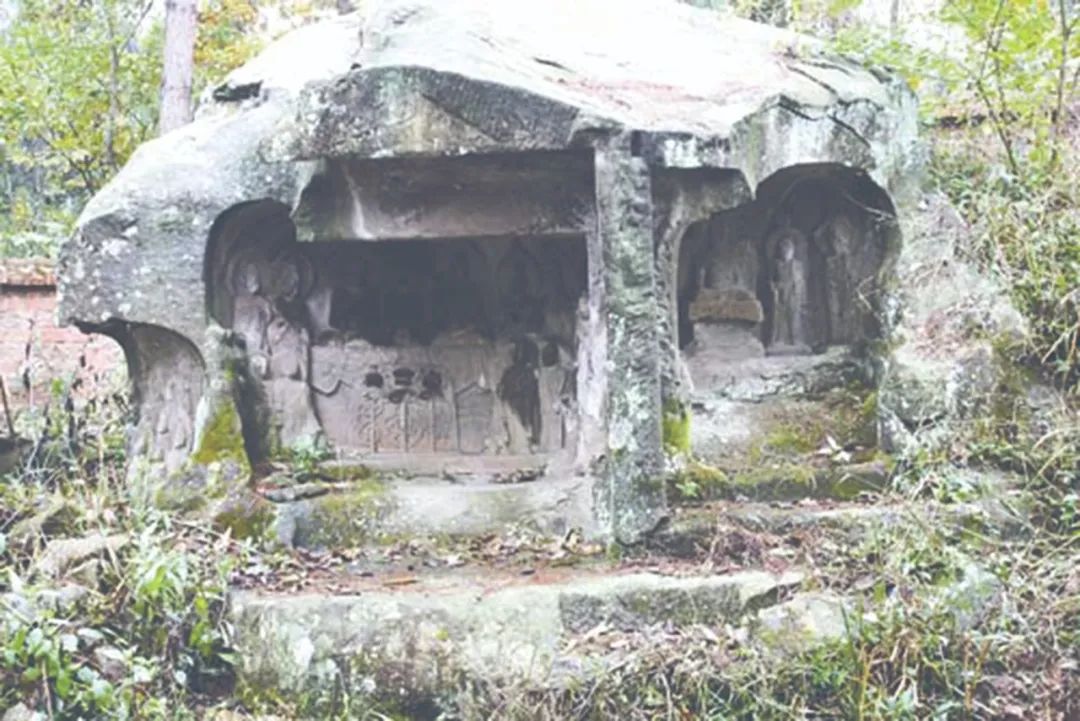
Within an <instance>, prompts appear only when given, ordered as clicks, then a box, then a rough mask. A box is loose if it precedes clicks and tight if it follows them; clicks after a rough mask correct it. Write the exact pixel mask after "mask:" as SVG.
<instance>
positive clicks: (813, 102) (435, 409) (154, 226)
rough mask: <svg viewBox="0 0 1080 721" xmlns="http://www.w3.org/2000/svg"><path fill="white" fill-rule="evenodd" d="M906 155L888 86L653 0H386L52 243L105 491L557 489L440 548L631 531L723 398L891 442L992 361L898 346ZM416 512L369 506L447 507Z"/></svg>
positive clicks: (122, 184)
mask: <svg viewBox="0 0 1080 721" xmlns="http://www.w3.org/2000/svg"><path fill="white" fill-rule="evenodd" d="M916 131H917V120H916V113H915V106H914V97H913V95H912V94H911V92H910V91H909V90H908V89H907V88H906V87H904V86H903V84H902V83H901V82H900V81H899V80H898V79H896V78H892V77H889V76H886V75H884V74H877V73H872V72H870V71H867V70H864V69H861V68H859V67H857V66H855V65H853V64H851V63H850V62H848V61H846V60H842V59H839V58H834V57H828V56H827V55H826V54H825V53H824V50H823V48H822V47H821V46H820V45H819V44H818V43H816V42H815V41H812V40H810V39H808V38H805V37H800V36H798V35H795V34H792V33H789V32H786V31H782V30H778V29H776V28H770V27H767V26H763V25H758V24H754V23H750V22H745V21H740V20H736V19H734V18H732V17H730V16H727V15H722V14H714V13H709V12H705V11H702V10H698V9H695V8H691V7H687V6H685V5H681V4H678V3H674V2H672V1H670V0H630V1H629V2H628V3H623V4H621V5H620V7H619V9H618V12H613V11H612V9H611V6H610V3H607V2H604V1H603V0H543V1H542V2H535V3H525V4H521V3H492V2H487V1H486V0H441V1H439V2H435V1H434V0H389V1H388V2H383V3H378V4H377V5H375V6H373V7H372V8H371V9H370V12H368V14H367V15H366V16H364V15H361V14H359V13H358V14H355V15H351V16H347V17H344V18H340V19H338V20H335V21H332V22H328V23H322V24H319V25H315V26H311V27H308V28H304V29H302V30H300V31H297V32H295V33H292V34H290V35H288V36H287V37H285V38H283V39H282V40H281V41H279V42H277V43H275V44H274V45H272V46H271V47H270V48H268V49H267V51H266V52H264V53H263V54H261V55H260V56H259V57H258V58H256V59H255V60H253V61H252V62H251V63H249V64H247V65H245V66H244V67H243V68H240V69H238V70H237V71H235V72H234V73H233V74H231V75H230V76H229V78H228V79H227V80H226V81H225V83H224V84H223V85H222V86H220V87H219V88H217V89H215V90H214V91H213V92H212V93H210V94H209V95H208V96H207V97H206V98H205V100H204V102H203V104H202V106H201V108H200V109H199V112H198V113H197V118H196V120H195V122H194V123H192V124H191V125H189V126H186V127H184V128H182V129H180V130H178V131H176V132H174V133H172V134H170V135H169V136H168V137H165V138H160V139H158V140H155V141H153V142H151V143H148V144H147V145H146V146H144V147H142V148H140V149H139V151H138V152H137V153H136V154H135V155H134V157H133V158H132V159H131V161H130V162H129V164H128V165H127V166H126V167H125V168H124V169H123V171H122V172H121V173H120V174H119V175H118V176H117V177H116V178H115V179H114V180H113V181H112V182H111V183H110V184H109V185H108V186H107V187H106V188H104V189H103V190H102V191H101V192H100V193H99V194H98V195H97V196H96V197H95V198H94V199H93V200H92V201H91V202H90V203H89V204H88V206H87V207H86V208H85V210H84V212H83V214H82V216H81V218H80V220H79V223H78V227H77V229H76V232H75V233H74V235H73V236H72V238H71V239H70V240H69V241H68V242H67V243H66V244H65V246H64V248H63V250H62V253H61V261H60V268H59V276H60V294H61V309H60V315H61V317H62V318H63V319H65V320H67V321H70V322H74V323H77V324H79V325H80V326H81V327H84V328H86V329H89V330H95V331H98V332H103V333H108V334H110V335H112V336H113V337H115V338H116V339H117V340H118V341H119V342H120V344H121V345H122V346H123V348H124V350H125V355H126V357H127V359H128V363H129V366H130V376H131V378H132V382H133V386H134V390H135V397H136V401H137V405H138V411H139V413H138V423H137V427H136V428H135V430H134V432H133V433H132V436H131V437H132V446H133V448H132V450H133V451H134V454H133V455H134V456H136V457H137V458H139V459H140V463H141V465H140V466H139V468H140V471H139V473H138V474H136V473H135V472H134V471H133V477H134V476H135V475H140V476H141V477H143V478H146V479H149V480H150V481H151V482H152V483H164V484H165V485H168V484H170V483H174V484H175V483H180V482H186V483H187V484H188V486H189V487H190V488H194V489H200V488H206V487H208V484H209V483H210V482H211V481H215V480H217V479H218V478H224V479H225V480H227V481H228V482H229V484H231V485H232V486H236V485H238V483H239V479H241V478H242V477H244V476H245V474H246V470H247V469H248V468H249V467H251V466H252V465H256V464H257V463H258V462H260V461H263V460H266V459H267V458H271V457H273V456H275V454H279V453H286V452H288V451H289V450H290V449H297V448H299V449H304V448H310V447H313V444H315V443H317V441H316V439H320V438H322V437H325V438H326V439H328V440H329V441H330V442H331V445H332V447H333V450H334V451H336V452H337V453H339V454H341V455H343V456H349V457H356V456H362V457H363V459H364V461H365V462H367V461H368V460H369V459H370V460H374V461H378V462H380V463H382V464H384V466H385V467H387V468H391V467H394V468H396V469H398V470H401V469H404V470H406V471H408V472H409V473H412V474H416V473H418V472H420V470H421V469H423V468H426V467H428V466H430V465H432V464H437V463H445V462H450V461H452V462H455V463H466V464H467V465H468V466H470V468H471V472H474V473H478V474H482V473H483V472H485V471H490V470H491V469H492V468H493V467H496V466H497V467H498V468H499V469H500V473H502V472H503V470H504V469H503V466H504V465H507V464H509V465H511V466H514V467H513V468H510V469H509V471H510V472H513V471H517V470H521V469H531V468H534V467H537V466H550V467H551V468H552V469H558V472H557V473H556V472H553V473H551V474H547V475H546V476H545V477H541V478H539V479H538V480H537V481H536V484H546V483H552V482H553V481H554V480H556V479H567V478H584V479H586V480H585V481H584V482H583V483H582V484H577V482H576V481H575V482H574V483H575V484H576V485H575V490H574V491H573V492H570V493H565V494H564V493H563V490H565V489H563V490H559V489H557V488H556V487H555V486H552V488H551V489H549V492H547V491H546V492H545V493H546V494H547V495H545V494H544V493H537V492H534V491H515V492H513V493H511V492H504V491H502V490H500V492H498V493H495V492H491V493H475V494H465V495H463V496H462V498H468V499H469V500H468V501H466V502H465V503H466V506H467V507H466V508H462V509H461V513H460V514H459V515H460V516H461V517H462V518H463V519H468V520H467V521H463V522H462V523H461V524H460V525H461V526H462V527H466V528H470V529H473V528H480V527H482V526H483V524H484V523H485V522H486V523H501V522H502V520H501V519H503V518H506V517H508V516H512V515H514V509H515V508H516V509H517V513H518V515H522V516H528V515H530V514H539V519H540V522H541V525H544V524H551V523H552V522H553V520H552V519H560V520H559V521H558V522H563V521H566V522H576V520H575V521H572V520H571V519H581V518H587V519H588V520H590V521H591V522H590V523H587V524H584V525H586V526H588V527H589V529H590V530H591V531H595V532H596V533H597V534H599V535H602V536H605V537H607V538H611V539H616V540H619V541H622V542H635V541H638V540H640V539H641V538H642V537H643V535H644V534H647V533H648V532H649V531H651V530H652V529H654V528H655V527H656V526H657V525H658V524H659V523H660V522H661V521H662V520H663V518H664V517H665V515H666V514H667V508H666V499H665V497H664V478H663V475H664V473H665V472H666V467H665V447H664V432H663V425H664V420H663V418H664V417H665V416H666V417H667V418H669V419H675V420H677V421H678V424H679V426H680V428H682V429H683V431H684V432H682V433H680V434H679V436H680V437H683V436H686V437H688V438H694V439H701V438H703V437H704V438H706V439H708V438H709V437H710V436H714V435H717V434H722V433H723V432H725V431H724V430H723V429H725V428H726V429H736V430H737V429H739V428H740V427H743V426H746V425H747V424H745V423H744V421H745V420H746V418H749V417H751V416H752V415H753V414H752V413H749V412H747V413H742V411H744V410H745V408H743V407H739V406H733V405H728V406H723V403H728V402H734V403H747V404H763V405H768V404H769V403H771V402H773V401H775V402H776V403H784V402H786V401H787V400H788V399H789V398H790V397H791V396H793V395H798V394H800V393H805V392H813V391H814V390H815V389H816V390H820V386H822V385H826V386H828V387H830V388H833V387H837V386H838V385H840V384H842V383H847V382H849V381H851V380H858V381H860V382H863V383H869V384H872V385H877V384H878V383H879V382H880V383H881V385H882V392H881V402H880V404H879V407H880V409H881V413H882V418H883V422H884V425H885V427H886V429H887V430H888V431H889V433H888V439H889V440H890V442H891V443H893V445H898V444H901V443H903V442H904V439H903V438H902V436H903V434H904V433H905V432H909V431H908V430H906V429H909V427H910V426H912V424H913V423H914V424H915V425H918V424H919V423H921V421H919V419H921V418H939V417H942V414H943V413H944V414H954V413H959V412H973V410H972V409H962V408H961V406H962V405H963V402H962V400H961V399H962V398H964V397H966V396H967V395H968V391H969V390H970V389H971V388H973V387H974V386H977V385H978V382H979V379H980V377H981V375H980V369H983V368H986V367H987V363H988V358H987V356H986V354H985V353H982V352H981V351H980V350H979V348H977V347H975V346H973V345H972V344H971V343H967V342H965V343H964V344H961V345H958V346H955V347H954V348H953V349H954V350H955V351H956V352H955V353H954V354H953V355H949V356H948V357H943V358H937V357H930V356H928V355H927V353H926V352H924V350H921V346H920V345H919V341H918V339H917V336H919V335H920V334H921V335H923V336H925V335H926V333H927V332H928V331H927V328H929V327H930V326H929V325H928V324H930V319H931V318H932V317H936V316H935V313H940V312H942V311H944V310H946V308H947V306H946V305H944V301H943V300H942V299H941V298H939V299H935V300H934V301H926V300H924V299H921V297H920V296H919V293H917V292H916V288H917V287H918V286H919V282H920V281H919V276H918V274H917V272H915V271H914V270H912V268H913V267H914V266H916V265H918V263H919V262H920V261H919V258H922V257H926V258H934V257H938V256H935V255H934V254H935V253H938V255H939V256H940V252H941V251H940V249H939V247H938V246H940V242H939V241H936V240H935V239H934V237H933V236H932V232H933V231H931V230H930V228H931V226H932V223H928V222H926V221H927V220H929V218H928V217H927V214H926V213H925V212H924V209H920V207H919V206H918V205H916V201H917V196H916V191H917V187H918V184H919V179H920V172H921V166H922V161H923V150H922V148H921V146H920V144H919V142H918V138H917V133H916ZM920 223H922V225H920ZM901 231H902V232H901ZM902 235H905V236H906V235H911V236H912V237H913V238H914V239H915V243H914V245H913V246H912V247H908V245H907V244H905V243H904V242H903V238H902ZM954 265H955V267H960V264H958V263H956V264H954ZM951 267H953V266H950V268H951ZM935 272H944V271H942V270H941V268H937V269H936V271H935ZM948 273H952V274H953V275H952V277H951V279H950V282H954V283H955V284H956V285H957V286H958V287H963V285H964V283H962V282H959V283H957V281H963V280H965V279H966V278H968V277H969V276H970V275H971V274H970V273H969V272H968V271H966V270H959V271H954V270H949V271H948ZM957 273H959V275H956V274H957ZM942 278H943V279H944V276H942ZM957 293H958V295H957V301H958V302H961V301H963V299H965V298H968V299H970V298H971V297H974V296H972V295H970V294H967V295H965V294H964V293H963V292H959V291H957ZM943 297H944V296H943ZM988 297H989V296H980V298H982V299H983V300H986V299H988ZM983 300H977V301H974V303H975V306H976V307H982V306H981V305H980V304H981V303H983ZM964 302H966V301H964ZM995 307H997V306H995ZM1003 313H1004V312H1003ZM1005 315H1007V313H1004V314H999V313H997V312H996V311H995V312H993V313H990V314H989V315H988V317H987V319H983V318H981V317H974V320H975V321H976V325H979V324H980V323H981V324H982V325H983V326H987V325H991V326H992V325H993V323H995V322H996V321H995V320H994V319H995V318H998V317H999V316H1000V317H1001V318H1004V317H1005ZM983 320H986V323H983ZM218 326H220V329H218V328H217V327H218ZM980 327H981V326H980ZM208 328H209V329H212V330H211V331H210V332H209V333H208V332H207V329H208ZM945 347H946V348H949V347H950V346H945ZM957 359H961V360H957ZM960 367H962V369H961V370H957V369H958V368H960ZM943 373H945V374H950V373H951V374H952V375H951V376H950V378H952V381H954V382H952V384H951V385H948V384H946V386H945V388H944V389H943V388H942V387H940V384H939V383H938V381H940V379H941V377H942V374H943ZM241 376H243V377H241ZM823 376H828V378H824V379H823ZM973 384H974V385H973ZM710 403H712V404H714V405H712V406H708V404H710ZM701 408H704V410H703V411H702V413H701V415H702V418H701V419H700V423H698V419H697V418H695V417H694V416H695V415H696V414H697V413H698V411H699V409H701ZM732 408H734V410H732ZM729 411H731V412H730V413H729ZM688 423H689V429H687V428H686V427H687V424H688ZM668 425H671V423H669V424H668ZM698 426H700V430H699V429H698ZM714 431H715V433H714ZM721 440H722V441H723V439H721ZM681 445H682V446H686V445H688V444H687V443H683V444H681ZM722 445H723V443H722V442H721V443H719V444H714V447H719V446H722ZM669 446H671V444H670V443H669ZM689 450H690V449H689V448H685V447H684V448H679V449H675V448H673V447H671V448H668V449H667V451H668V452H672V453H678V454H682V455H685V454H686V453H687V452H688V451H689ZM210 467H214V468H213V471H212V473H210V475H208V474H207V472H206V469H208V468H210ZM161 468H164V470H165V472H161ZM198 468H202V469H204V470H203V471H199V470H198ZM193 469H194V470H193ZM177 471H182V473H181V474H179V475H174V474H175V472H177ZM171 474H173V475H171ZM491 475H492V474H491V473H490V472H489V473H488V476H489V477H490V476H491ZM185 479H186V481H185ZM390 485H391V486H393V485H395V482H391V484H390ZM580 487H587V488H588V489H589V490H590V491H591V492H592V496H591V499H590V497H589V494H583V493H579V492H578V489H579V488H580ZM181 490H183V489H181ZM410 493H411V492H410V491H409V490H407V487H406V486H402V487H401V488H396V487H395V488H392V489H391V492H390V493H389V494H388V497H389V498H390V499H392V502H391V503H390V504H389V506H388V507H390V508H393V509H395V513H404V514H413V515H414V516H419V515H423V514H431V515H433V516H435V517H439V518H442V519H444V520H446V519H447V518H448V516H447V514H440V513H439V512H438V510H439V509H437V508H434V507H432V505H431V504H426V505H425V503H424V501H423V498H422V496H421V495H420V494H419V493H412V495H411V496H410ZM166 495H167V494H166ZM553 499H557V503H558V504H561V505H560V507H559V508H558V510H557V511H555V512H550V511H549V510H548V509H550V508H551V504H552V500H553ZM474 502H475V503H477V504H479V505H478V506H476V507H473V506H472V504H473V503H474ZM299 503H301V504H308V506H313V505H317V504H315V503H314V501H312V500H310V499H308V500H303V501H300V502H299ZM504 503H505V504H506V505H505V506H504V505H503V504H504ZM517 503H520V504H522V505H517V506H515V505H514V504H517ZM492 505H497V506H498V509H497V512H495V511H493V510H492ZM570 506H572V508H571V507H570ZM447 507H455V508H459V506H456V505H453V504H448V506H447ZM354 511H355V512H357V513H359V511H357V509H353V510H352V511H349V512H350V513H352V512H354ZM360 517H361V518H366V516H364V514H363V513H360ZM382 517H383V516H380V518H382ZM302 518H305V516H303V514H301V515H299V516H297V519H302ZM526 520H527V519H526ZM298 522H299V520H298ZM361 525H362V524H361ZM296 528H299V526H297V527H296ZM296 528H294V531H295V530H296ZM316 530H317V529H316ZM285 535H288V533H286V534H285ZM301 535H303V534H301ZM316 535H317V534H316Z"/></svg>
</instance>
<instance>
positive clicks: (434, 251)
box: [208, 202, 586, 457]
mask: <svg viewBox="0 0 1080 721" xmlns="http://www.w3.org/2000/svg"><path fill="white" fill-rule="evenodd" d="M295 235H296V231H295V227H294V226H293V223H292V221H291V220H290V218H289V215H288V212H287V209H286V208H285V207H284V206H282V205H279V204H276V203H272V202H260V203H252V204H248V205H244V206H240V207H238V208H235V209H233V210H232V211H231V212H230V213H229V214H228V216H227V217H225V218H224V219H223V221H222V222H221V224H220V227H219V228H218V232H217V233H216V238H215V241H216V242H212V245H211V251H210V252H211V255H212V257H211V258H209V259H208V260H209V261H210V262H209V264H208V274H209V276H210V278H209V281H210V283H209V286H210V288H211V289H212V290H211V295H210V299H209V304H210V312H211V314H212V315H213V317H214V318H215V319H216V320H217V321H218V322H219V323H221V324H222V325H223V326H225V327H227V328H231V329H233V330H234V331H235V332H236V333H237V335H238V336H239V337H240V338H242V339H243V341H244V344H245V347H246V351H247V356H248V361H249V369H250V373H251V376H252V377H253V380H254V381H255V385H256V386H257V388H258V390H259V393H258V394H257V396H258V401H257V405H258V406H262V407H263V408H265V409H266V410H267V411H269V413H267V414H260V413H259V412H258V411H257V410H253V412H249V413H246V414H245V421H246V422H247V423H252V422H254V423H259V421H258V419H259V418H260V417H263V416H265V417H267V418H268V419H269V420H268V422H267V423H266V425H267V427H265V428H261V429H260V435H263V436H269V437H270V438H271V441H270V443H269V445H270V446H271V447H274V446H281V445H289V444H291V443H293V442H295V441H296V440H298V439H301V438H304V437H308V436H312V435H313V434H315V433H316V432H318V431H320V430H321V431H322V432H323V433H325V434H326V437H327V438H328V439H329V440H330V441H331V442H332V443H333V444H334V446H335V447H336V448H338V449H340V450H343V451H350V452H355V453H357V454H360V455H363V456H371V455H376V456H390V457H392V456H402V457H404V456H406V455H408V456H415V455H422V454H460V455H498V456H533V455H550V454H559V453H561V452H563V451H568V450H569V449H571V448H572V445H573V443H572V441H573V438H574V435H575V431H576V424H577V417H576V409H575V396H576V377H575V373H574V369H575V366H576V354H577V350H578V346H579V320H578V319H579V305H581V303H582V301H583V298H584V296H585V289H586V262H585V245H584V239H583V237H581V236H574V235H561V236H545V237H516V238H510V237H487V238H448V239H423V240H400V239H395V240H392V241H387V242H372V241H353V242H347V241H332V242H309V243H297V242H296V239H295Z"/></svg>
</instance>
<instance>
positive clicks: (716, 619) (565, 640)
mask: <svg viewBox="0 0 1080 721" xmlns="http://www.w3.org/2000/svg"><path fill="white" fill-rule="evenodd" d="M803 578H804V574H803V573H802V572H799V571H787V572H783V573H770V572H766V571H743V572H738V573H732V574H724V575H704V576H682V577H679V576H665V575H661V574H657V573H625V574H609V575H589V574H587V573H571V574H569V576H567V577H563V578H560V579H559V580H558V581H555V582H546V581H545V580H543V579H539V580H537V581H532V580H527V579H522V578H520V577H518V578H517V579H510V578H502V579H500V578H492V577H491V576H489V575H480V576H477V577H475V578H469V577H466V578H445V577H444V578H433V579H427V580H422V581H419V582H417V583H415V584H411V585H410V586H409V587H407V588H401V589H387V588H383V589H380V590H372V591H370V592H364V593H359V594H351V595H329V594H326V593H306V594H299V595H297V594H267V593H263V592H258V591H238V592H234V593H233V594H232V596H231V600H230V609H231V611H230V612H231V615H232V620H233V623H234V625H235V629H236V648H237V651H238V654H239V656H240V659H241V663H240V677H241V681H242V682H243V683H244V684H245V685H246V686H247V687H248V688H251V689H258V690H259V691H260V692H261V693H267V694H293V695H296V694H312V693H319V692H320V691H326V690H327V689H353V690H354V691H356V692H360V693H363V692H371V693H374V691H373V689H374V690H378V692H379V693H380V694H385V693H391V694H398V695H412V696H425V695H430V696H435V695H438V693H439V692H440V691H445V690H447V689H451V688H454V687H456V685H457V684H459V683H460V682H461V681H462V680H467V679H470V678H476V679H484V680H487V681H499V682H504V683H515V682H516V683H528V684H530V685H531V686H535V687H537V688H550V687H553V686H554V687H562V686H564V685H565V684H568V683H573V682H574V681H575V680H577V681H580V680H582V679H583V678H587V677H588V676H589V675H591V674H593V673H597V672H600V671H602V670H603V668H604V665H605V664H606V663H608V662H610V661H609V659H606V658H604V657H603V656H597V655H590V654H587V653H582V652H581V651H580V650H577V651H575V650H573V648H574V646H575V643H574V639H575V638H580V637H581V636H582V635H587V634H589V633H590V632H594V631H595V630H596V629H617V630H619V631H637V630H642V629H646V628H649V627H652V626H655V625H658V624H663V625H666V626H667V627H671V628H683V627H689V626H695V625H704V626H712V627H719V626H723V625H725V624H732V623H737V622H739V620H740V619H741V618H743V617H744V616H746V615H748V614H750V613H753V612H756V611H757V610H759V609H761V608H766V607H769V606H771V605H773V604H775V603H777V602H779V601H780V600H782V599H783V598H784V597H785V596H786V595H787V594H788V593H789V592H791V591H793V590H794V589H795V588H796V587H797V586H798V585H799V584H800V583H801V582H802V581H803Z"/></svg>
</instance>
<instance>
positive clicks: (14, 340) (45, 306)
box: [0, 259, 124, 435]
mask: <svg viewBox="0 0 1080 721" xmlns="http://www.w3.org/2000/svg"><path fill="white" fill-rule="evenodd" d="M123 370H124V359H123V353H122V352H121V351H120V346H118V345H117V344H116V343H115V342H114V341H113V340H112V339H110V338H106V337H105V336H101V335H85V334H83V333H82V332H81V331H79V330H78V329H77V328H59V327H57V325H56V281H55V277H54V275H53V265H52V263H51V261H45V260H39V259H0V375H3V377H4V382H5V383H6V384H7V388H8V392H9V394H10V396H11V401H12V405H13V406H14V407H16V408H18V407H25V406H26V405H28V404H29V403H30V402H31V401H33V404H34V405H35V406H41V405H42V403H44V401H45V399H46V398H47V396H48V393H49V386H50V385H51V383H52V380H53V379H54V378H64V379H70V378H72V377H73V376H74V375H75V374H78V375H79V377H81V378H82V379H83V382H84V383H85V384H86V385H87V386H94V385H97V383H98V382H99V381H100V382H106V379H107V378H108V377H109V376H113V375H116V374H122V373H123ZM121 377H122V376H121ZM27 381H29V383H30V390H29V391H28V390H27V387H26V383H27ZM3 434H4V433H3V429H2V425H0V435H3Z"/></svg>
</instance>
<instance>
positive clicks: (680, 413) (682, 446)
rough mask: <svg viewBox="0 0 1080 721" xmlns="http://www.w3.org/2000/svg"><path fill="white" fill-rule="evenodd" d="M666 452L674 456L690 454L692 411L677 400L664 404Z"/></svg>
mask: <svg viewBox="0 0 1080 721" xmlns="http://www.w3.org/2000/svg"><path fill="white" fill-rule="evenodd" d="M663 439H664V450H666V451H667V452H668V453H670V454H672V455H688V454H689V453H690V411H689V410H688V409H687V408H686V406H684V405H683V404H682V403H680V402H679V401H676V400H667V401H665V402H664V410H663Z"/></svg>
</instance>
